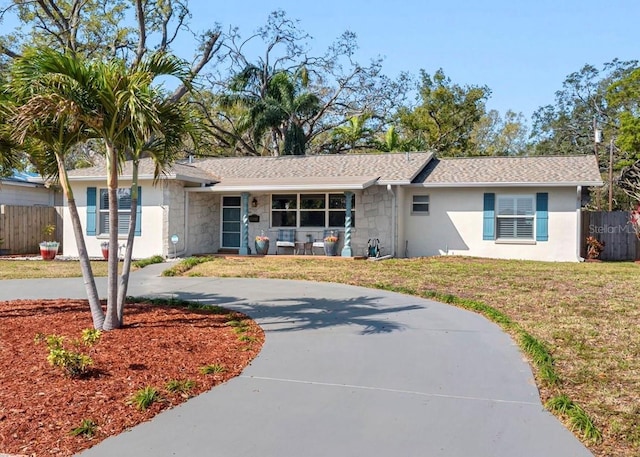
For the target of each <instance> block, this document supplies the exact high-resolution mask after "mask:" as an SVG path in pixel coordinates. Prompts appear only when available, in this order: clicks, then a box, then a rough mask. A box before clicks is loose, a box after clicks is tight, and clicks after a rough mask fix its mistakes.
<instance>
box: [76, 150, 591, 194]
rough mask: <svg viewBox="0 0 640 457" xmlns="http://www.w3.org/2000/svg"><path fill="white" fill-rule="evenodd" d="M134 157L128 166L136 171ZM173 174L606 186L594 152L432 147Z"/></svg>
mask: <svg viewBox="0 0 640 457" xmlns="http://www.w3.org/2000/svg"><path fill="white" fill-rule="evenodd" d="M131 170H132V166H131V162H127V163H126V164H125V165H124V167H123V171H122V175H121V176H124V177H127V176H131ZM153 172H154V167H153V162H152V160H151V159H143V160H141V161H140V167H139V176H140V179H151V178H152V177H153ZM69 177H70V178H71V179H72V180H88V179H94V180H95V179H100V178H104V177H105V170H104V167H91V168H81V169H77V170H71V171H69ZM165 177H166V178H169V179H179V180H184V181H191V182H200V183H207V184H211V183H216V184H217V185H216V186H214V187H216V188H218V187H220V188H223V187H224V188H229V189H236V190H237V189H246V188H252V187H256V186H257V187H269V186H273V187H278V188H279V187H283V186H286V185H289V186H298V187H300V188H303V187H304V188H312V187H314V186H315V187H317V188H321V187H322V186H335V187H336V188H338V187H345V188H348V187H352V188H363V187H366V186H368V185H371V184H372V183H373V182H375V183H377V184H381V185H384V184H409V183H410V182H412V183H414V184H422V185H424V186H433V187H435V186H442V187H446V186H457V187H460V186H480V185H527V184H531V185H533V184H545V185H587V186H598V185H602V180H601V177H600V171H599V169H598V163H597V161H596V158H595V156H593V155H582V156H554V157H549V156H534V157H473V158H454V159H432V154H431V153H427V152H413V153H409V154H405V153H397V154H363V155H317V156H281V157H220V158H210V159H202V160H198V161H195V162H194V163H191V164H181V163H176V164H174V165H173V166H172V167H171V168H170V169H169V170H168V171H167V173H165Z"/></svg>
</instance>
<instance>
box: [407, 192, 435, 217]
mask: <svg viewBox="0 0 640 457" xmlns="http://www.w3.org/2000/svg"><path fill="white" fill-rule="evenodd" d="M416 197H426V198H427V201H426V202H416ZM416 205H427V210H426V211H420V210H416ZM430 212H431V196H430V195H429V194H414V195H412V196H411V215H412V216H428V215H429V214H430Z"/></svg>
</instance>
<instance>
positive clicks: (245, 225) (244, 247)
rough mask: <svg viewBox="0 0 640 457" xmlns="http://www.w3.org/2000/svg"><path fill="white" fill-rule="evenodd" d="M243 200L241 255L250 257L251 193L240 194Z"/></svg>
mask: <svg viewBox="0 0 640 457" xmlns="http://www.w3.org/2000/svg"><path fill="white" fill-rule="evenodd" d="M240 197H241V199H242V214H241V216H242V222H241V223H240V251H239V252H238V253H239V254H240V255H249V192H242V194H240Z"/></svg>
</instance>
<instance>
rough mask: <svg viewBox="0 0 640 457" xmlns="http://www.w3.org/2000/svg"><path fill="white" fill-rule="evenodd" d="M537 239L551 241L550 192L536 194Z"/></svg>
mask: <svg viewBox="0 0 640 457" xmlns="http://www.w3.org/2000/svg"><path fill="white" fill-rule="evenodd" d="M536 241H549V194H548V193H546V192H539V193H537V194H536Z"/></svg>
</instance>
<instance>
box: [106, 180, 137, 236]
mask: <svg viewBox="0 0 640 457" xmlns="http://www.w3.org/2000/svg"><path fill="white" fill-rule="evenodd" d="M117 195H118V234H119V235H126V234H127V232H128V231H129V220H131V189H129V188H120V189H118V190H117ZM139 219H140V217H138V223H139V222H140V221H139ZM136 225H137V224H136ZM108 233H109V193H108V190H107V189H100V207H99V211H98V234H100V235H106V234H108Z"/></svg>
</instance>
